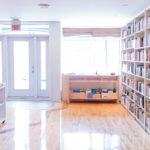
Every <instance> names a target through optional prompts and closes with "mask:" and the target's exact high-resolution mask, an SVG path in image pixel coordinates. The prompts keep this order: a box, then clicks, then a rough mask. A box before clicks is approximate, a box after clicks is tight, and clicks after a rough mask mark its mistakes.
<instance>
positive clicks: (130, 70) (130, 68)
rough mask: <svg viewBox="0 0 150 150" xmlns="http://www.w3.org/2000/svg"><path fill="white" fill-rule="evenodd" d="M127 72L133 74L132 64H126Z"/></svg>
mask: <svg viewBox="0 0 150 150" xmlns="http://www.w3.org/2000/svg"><path fill="white" fill-rule="evenodd" d="M128 72H129V73H132V74H134V64H132V63H131V64H129V65H128Z"/></svg>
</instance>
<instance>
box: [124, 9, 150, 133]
mask: <svg viewBox="0 0 150 150" xmlns="http://www.w3.org/2000/svg"><path fill="white" fill-rule="evenodd" d="M121 36H122V48H121V49H122V50H121V58H122V61H121V68H122V71H121V104H122V105H123V106H124V107H125V108H126V109H127V111H128V112H129V113H130V114H131V115H132V116H133V117H134V118H135V120H136V121H137V122H138V123H139V124H140V125H141V126H142V127H143V128H144V129H145V130H146V131H148V132H149V131H150V113H149V112H150V9H146V10H144V11H143V12H142V13H140V14H139V15H137V16H136V17H135V18H134V19H133V20H131V21H130V22H129V23H127V25H125V26H124V27H122V35H121ZM125 60H126V61H125ZM149 133H150V132H149Z"/></svg>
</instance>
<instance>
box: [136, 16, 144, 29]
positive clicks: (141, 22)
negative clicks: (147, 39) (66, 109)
mask: <svg viewBox="0 0 150 150" xmlns="http://www.w3.org/2000/svg"><path fill="white" fill-rule="evenodd" d="M135 26H136V32H138V31H141V30H143V29H144V28H145V24H144V18H142V19H140V20H139V21H137V22H136V24H135Z"/></svg>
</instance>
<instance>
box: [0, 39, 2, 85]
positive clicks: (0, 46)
mask: <svg viewBox="0 0 150 150" xmlns="http://www.w3.org/2000/svg"><path fill="white" fill-rule="evenodd" d="M1 82H2V42H1V41H0V83H1Z"/></svg>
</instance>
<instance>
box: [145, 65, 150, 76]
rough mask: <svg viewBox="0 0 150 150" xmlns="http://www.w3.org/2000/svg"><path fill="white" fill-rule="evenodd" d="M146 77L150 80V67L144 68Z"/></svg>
mask: <svg viewBox="0 0 150 150" xmlns="http://www.w3.org/2000/svg"><path fill="white" fill-rule="evenodd" d="M146 77H147V78H148V79H150V65H148V66H147V67H146Z"/></svg>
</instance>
